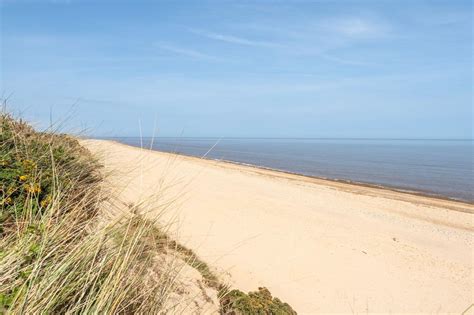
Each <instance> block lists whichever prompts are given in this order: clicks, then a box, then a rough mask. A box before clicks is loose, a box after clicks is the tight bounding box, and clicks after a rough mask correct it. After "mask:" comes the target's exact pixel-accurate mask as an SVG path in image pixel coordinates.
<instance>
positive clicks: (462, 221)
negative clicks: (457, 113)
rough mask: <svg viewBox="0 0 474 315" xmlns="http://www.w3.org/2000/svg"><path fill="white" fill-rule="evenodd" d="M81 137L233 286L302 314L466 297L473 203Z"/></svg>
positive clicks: (124, 190) (473, 279)
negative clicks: (267, 294) (261, 291)
mask: <svg viewBox="0 0 474 315" xmlns="http://www.w3.org/2000/svg"><path fill="white" fill-rule="evenodd" d="M83 144H84V145H86V146H87V147H88V148H89V149H91V150H92V151H93V152H96V153H98V154H99V155H100V156H101V158H102V159H103V162H104V164H105V166H106V170H109V171H112V175H111V176H110V178H109V180H110V182H111V186H112V187H114V188H115V189H117V190H119V191H120V195H121V198H123V200H125V201H126V202H135V203H136V202H140V201H143V200H147V201H148V202H151V201H150V200H151V199H150V196H155V197H156V198H155V199H153V200H154V202H153V205H154V206H156V205H161V208H163V207H165V206H166V205H167V204H168V203H169V202H170V203H171V202H172V205H173V206H172V207H169V208H168V210H167V211H166V212H165V214H164V215H163V217H162V220H163V221H164V222H167V221H171V220H173V222H177V224H175V225H174V226H173V228H174V230H175V231H176V233H179V235H178V236H179V238H180V241H181V242H183V243H184V244H186V245H187V246H189V247H191V248H192V249H194V250H195V252H197V253H198V255H199V256H201V257H202V258H203V259H204V260H206V261H207V262H208V263H209V264H211V265H213V266H215V267H216V268H217V269H218V270H219V271H221V272H222V273H223V275H224V276H225V277H228V278H229V280H230V281H231V282H232V283H233V284H234V286H236V287H237V288H240V289H242V290H245V291H247V290H254V289H256V288H257V287H258V286H266V287H268V288H269V289H270V291H271V292H272V293H274V294H275V295H276V296H279V297H281V298H282V299H283V300H285V301H287V302H288V303H290V304H291V305H292V306H293V307H294V308H295V309H296V310H297V311H298V312H299V313H302V314H315V313H328V312H331V313H334V312H343V313H372V312H391V313H401V312H403V313H420V312H422V313H457V314H459V313H461V312H462V311H464V310H465V309H467V308H468V307H469V305H470V304H471V303H473V302H474V294H473V287H474V276H473V263H474V260H473V253H474V251H473V249H474V236H473V235H474V233H473V231H474V221H473V218H474V214H473V213H474V207H473V206H472V205H468V204H463V203H457V202H452V201H447V200H440V199H433V198H428V197H422V196H414V195H410V194H404V193H398V192H394V191H390V190H384V189H376V188H371V187H364V186H359V185H349V184H343V183H336V182H331V181H326V180H318V179H311V178H308V177H303V176H296V175H290V174H285V173H280V172H274V171H268V170H261V169H256V168H252V167H245V166H239V165H234V164H230V163H224V162H216V161H209V160H201V159H197V158H191V157H183V156H176V155H173V154H168V153H161V152H154V151H148V150H141V149H138V148H133V147H128V146H125V145H122V144H118V143H114V142H109V141H102V140H86V141H83ZM174 219H176V220H174Z"/></svg>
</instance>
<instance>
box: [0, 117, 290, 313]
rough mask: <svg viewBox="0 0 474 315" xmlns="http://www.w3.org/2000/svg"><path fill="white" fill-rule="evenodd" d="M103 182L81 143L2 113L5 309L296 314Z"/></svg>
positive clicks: (0, 223) (0, 264)
mask: <svg viewBox="0 0 474 315" xmlns="http://www.w3.org/2000/svg"><path fill="white" fill-rule="evenodd" d="M103 176H104V174H103V173H102V172H101V165H100V162H99V161H98V160H97V159H95V157H94V156H93V155H92V154H90V153H89V151H87V150H86V149H84V148H83V147H82V146H81V145H80V144H79V142H78V141H77V139H75V138H74V137H71V136H68V135H64V134H59V133H55V132H37V131H35V130H34V129H33V128H32V127H30V126H29V125H28V124H27V123H25V122H22V121H21V120H17V119H13V118H12V117H11V116H10V115H8V114H2V115H1V117H0V211H1V212H0V313H12V314H16V313H25V314H29V313H146V314H157V313H191V312H194V313H200V312H211V313H212V312H215V313H218V312H220V313H221V314H295V312H294V311H293V310H292V309H291V307H290V306H289V305H288V304H286V303H283V302H281V301H280V300H278V299H276V298H272V297H271V295H270V293H269V292H268V290H266V289H260V290H259V292H254V293H250V294H249V295H247V294H244V293H242V292H241V291H238V290H230V289H228V287H227V286H225V285H223V284H222V283H221V282H220V281H219V277H218V276H216V274H215V273H214V272H213V271H212V270H211V268H210V267H209V266H208V265H207V264H205V263H204V262H203V261H202V260H201V259H199V258H198V257H197V256H196V255H195V254H194V253H193V252H192V251H191V250H189V249H187V248H186V247H184V246H182V245H180V244H179V243H177V242H176V241H174V240H172V239H171V238H170V237H168V236H167V235H166V230H165V229H162V228H159V225H158V224H157V222H155V221H153V220H150V219H149V218H145V217H143V216H141V215H140V214H139V211H135V210H136V209H135V210H134V211H123V210H121V211H117V209H115V208H116V207H117V206H116V205H114V203H113V202H111V200H110V199H111V197H112V196H111V195H110V193H108V192H107V190H106V189H104V188H103V186H104V185H103ZM110 212H114V213H117V212H118V213H120V215H115V216H113V219H111V218H110V217H108V216H107V215H105V214H106V213H110ZM190 270H191V271H193V270H194V271H196V272H197V273H198V274H199V277H196V276H194V278H193V279H194V280H193V281H191V282H189V281H187V282H186V281H184V280H183V279H184V277H185V276H183V274H184V273H187V274H189V272H190ZM191 287H196V290H192V289H190V288H191ZM196 306H197V307H196ZM186 310H188V311H189V312H187V311H186Z"/></svg>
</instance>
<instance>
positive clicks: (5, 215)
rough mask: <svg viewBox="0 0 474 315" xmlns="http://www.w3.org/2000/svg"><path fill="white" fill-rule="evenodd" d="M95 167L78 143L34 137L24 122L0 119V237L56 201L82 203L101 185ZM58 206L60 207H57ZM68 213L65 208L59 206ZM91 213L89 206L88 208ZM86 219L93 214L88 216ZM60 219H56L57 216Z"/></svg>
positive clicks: (62, 137) (53, 136)
mask: <svg viewBox="0 0 474 315" xmlns="http://www.w3.org/2000/svg"><path fill="white" fill-rule="evenodd" d="M98 170H99V168H98V163H97V162H96V161H95V160H94V159H93V158H92V156H91V155H90V154H88V152H87V151H86V150H85V149H84V148H83V147H81V146H80V145H79V143H78V142H77V140H75V139H73V138H71V137H69V136H66V135H57V134H54V133H38V132H35V131H34V130H33V129H32V128H31V127H30V126H29V125H27V124H26V123H24V122H21V121H17V120H14V119H12V118H11V117H10V116H8V115H6V114H3V115H2V116H1V117H0V183H1V186H0V207H1V210H2V211H1V216H0V226H1V228H2V229H3V230H0V233H2V234H3V233H7V231H5V229H9V228H15V227H14V225H15V224H16V223H22V222H28V221H29V220H26V221H24V220H18V219H19V218H23V219H25V218H30V219H31V218H34V217H35V216H38V215H42V214H43V213H44V211H46V209H48V206H50V204H51V203H52V200H53V197H54V196H56V197H58V196H61V199H60V200H57V202H60V203H71V202H75V201H77V200H80V199H83V197H84V194H85V192H87V191H88V190H89V189H92V188H94V186H95V185H96V184H97V183H98V182H99V181H100V176H99V173H98ZM57 206H59V205H57ZM58 208H60V209H61V210H62V211H66V210H69V209H70V207H68V206H67V205H66V204H65V205H64V207H58ZM89 210H90V211H93V210H94V207H90V209H89ZM89 214H90V215H91V216H92V215H94V213H89ZM57 215H59V214H57Z"/></svg>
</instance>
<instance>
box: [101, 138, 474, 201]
mask: <svg viewBox="0 0 474 315" xmlns="http://www.w3.org/2000/svg"><path fill="white" fill-rule="evenodd" d="M109 139H110V138H109ZM111 139H112V140H115V141H118V142H121V143H123V144H127V145H132V146H135V147H143V148H146V149H152V150H158V151H165V152H173V153H178V154H184V155H189V156H195V157H201V158H205V159H212V160H225V161H230V162H234V163H239V164H244V165H252V166H257V167H262V168H267V169H274V170H280V171H284V172H289V173H294V174H301V175H306V176H312V177H317V178H324V179H331V180H338V181H345V182H352V183H362V184H370V185H375V186H382V187H388V188H391V189H396V190H401V191H410V192H415V193H422V194H426V195H432V196H438V197H443V198H449V199H455V200H460V201H465V202H469V203H473V202H474V172H473V152H474V151H473V149H474V141H473V140H414V139H410V140H406V139H383V140H381V139H307V138H304V139H301V138H297V139H286V138H285V139H280V138H278V139H276V138H187V137H180V138H163V137H158V138H145V137H143V138H140V137H118V138H117V137H115V138H111Z"/></svg>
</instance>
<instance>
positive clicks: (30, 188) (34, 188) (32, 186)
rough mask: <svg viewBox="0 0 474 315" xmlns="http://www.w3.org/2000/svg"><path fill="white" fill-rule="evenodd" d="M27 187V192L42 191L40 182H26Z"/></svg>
mask: <svg viewBox="0 0 474 315" xmlns="http://www.w3.org/2000/svg"><path fill="white" fill-rule="evenodd" d="M25 189H26V191H27V192H29V193H32V194H36V193H38V194H39V193H40V192H41V186H40V185H38V184H26V185H25Z"/></svg>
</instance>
